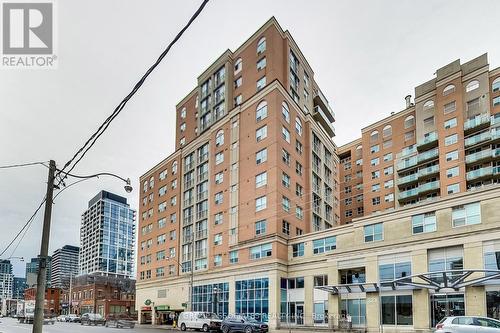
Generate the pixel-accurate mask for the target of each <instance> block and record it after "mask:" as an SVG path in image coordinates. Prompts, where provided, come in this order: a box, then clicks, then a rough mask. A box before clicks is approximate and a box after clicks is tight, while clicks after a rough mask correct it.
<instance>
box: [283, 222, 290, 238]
mask: <svg viewBox="0 0 500 333" xmlns="http://www.w3.org/2000/svg"><path fill="white" fill-rule="evenodd" d="M281 231H282V232H283V233H284V234H285V235H290V223H288V222H287V221H285V220H283V222H282V223H281Z"/></svg>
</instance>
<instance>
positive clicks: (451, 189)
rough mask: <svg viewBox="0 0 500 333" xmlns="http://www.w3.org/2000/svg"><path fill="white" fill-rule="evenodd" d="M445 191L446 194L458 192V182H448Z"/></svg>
mask: <svg viewBox="0 0 500 333" xmlns="http://www.w3.org/2000/svg"><path fill="white" fill-rule="evenodd" d="M446 191H447V192H448V194H453V193H458V192H460V184H458V183H457V184H450V185H448V186H447V187H446Z"/></svg>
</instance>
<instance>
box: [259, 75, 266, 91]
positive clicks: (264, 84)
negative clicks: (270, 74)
mask: <svg viewBox="0 0 500 333" xmlns="http://www.w3.org/2000/svg"><path fill="white" fill-rule="evenodd" d="M265 86H266V77H265V76H263V77H261V78H260V79H259V80H257V91H259V90H261V89H262V88H264V87H265Z"/></svg>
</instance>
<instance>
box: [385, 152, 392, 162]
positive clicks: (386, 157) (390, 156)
mask: <svg viewBox="0 0 500 333" xmlns="http://www.w3.org/2000/svg"><path fill="white" fill-rule="evenodd" d="M388 161H392V153H387V154H385V155H384V162H388Z"/></svg>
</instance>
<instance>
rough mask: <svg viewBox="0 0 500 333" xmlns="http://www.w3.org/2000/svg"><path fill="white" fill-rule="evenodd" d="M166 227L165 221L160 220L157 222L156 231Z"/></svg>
mask: <svg viewBox="0 0 500 333" xmlns="http://www.w3.org/2000/svg"><path fill="white" fill-rule="evenodd" d="M166 225H167V219H165V218H162V219H159V220H158V229H161V228H164V227H165V226H166Z"/></svg>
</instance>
